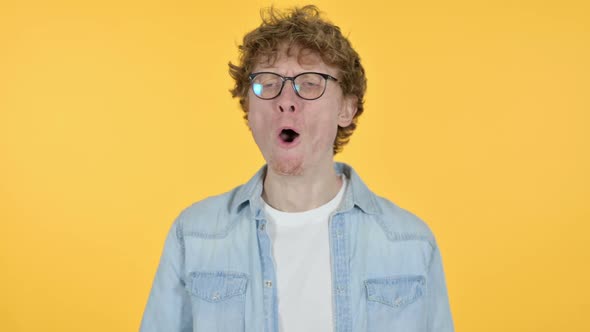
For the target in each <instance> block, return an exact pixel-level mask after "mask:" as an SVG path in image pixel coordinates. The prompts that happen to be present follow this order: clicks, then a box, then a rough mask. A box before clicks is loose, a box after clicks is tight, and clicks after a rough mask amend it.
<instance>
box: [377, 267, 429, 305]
mask: <svg viewBox="0 0 590 332" xmlns="http://www.w3.org/2000/svg"><path fill="white" fill-rule="evenodd" d="M425 284H426V279H425V278H424V277H423V276H419V275H416V276H392V277H385V278H376V279H368V280H365V286H366V287H367V300H369V301H374V302H380V303H383V304H387V305H389V306H392V307H396V308H402V307H404V306H406V305H408V304H410V303H412V302H414V301H416V300H417V299H418V298H419V297H420V296H422V293H423V292H424V287H425Z"/></svg>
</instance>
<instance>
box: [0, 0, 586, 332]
mask: <svg viewBox="0 0 590 332" xmlns="http://www.w3.org/2000/svg"><path fill="white" fill-rule="evenodd" d="M295 3H296V2H293V1H289V2H277V4H278V5H279V7H284V6H286V5H292V4H295ZM315 3H316V4H317V5H318V6H319V7H320V9H321V10H323V11H324V12H326V14H327V18H329V19H330V20H332V21H334V22H335V23H336V24H338V25H339V26H340V27H341V28H342V30H343V31H344V33H345V34H346V35H348V36H349V38H350V40H351V41H352V43H353V45H354V46H355V47H356V49H357V50H358V52H359V53H360V54H361V56H362V59H363V63H364V65H365V68H366V70H367V75H368V78H369V89H368V93H367V103H366V113H365V114H364V115H363V116H362V117H361V118H360V123H359V128H358V130H357V132H356V133H355V134H354V135H353V137H352V141H351V143H350V144H349V145H348V146H347V147H346V148H345V150H344V152H343V153H342V154H341V155H339V156H338V158H337V159H338V160H344V161H347V162H349V163H350V164H352V165H353V166H354V167H355V168H356V170H357V171H358V172H359V173H360V174H361V176H362V177H363V179H364V180H365V181H366V182H367V183H368V184H369V186H370V187H371V188H372V189H373V190H374V191H376V192H377V193H379V194H381V195H384V196H386V197H388V198H390V199H391V200H393V201H395V202H396V203H398V204H399V205H400V206H402V207H405V208H407V209H409V210H411V211H413V212H415V213H416V214H418V215H419V216H421V217H422V218H423V219H424V220H426V221H427V223H428V224H429V225H430V226H431V228H432V229H433V231H434V232H435V234H436V235H437V238H438V241H439V243H440V246H441V250H442V254H443V259H444V264H445V270H446V275H447V279H448V280H447V281H448V289H449V293H450V300H451V307H452V311H453V314H454V319H455V323H456V328H457V331H490V332H491V331H589V328H590V323H589V322H588V317H587V316H588V313H589V312H590V285H589V283H590V268H589V265H590V264H589V261H590V254H589V249H588V248H589V245H588V234H589V231H590V225H589V223H590V204H589V197H590V189H589V188H590V177H589V174H588V173H589V170H590V158H589V152H590V134H589V130H588V127H589V125H590V121H589V120H590V119H589V111H590V102H589V99H590V98H589V93H590V60H589V59H590V23H589V22H590V11H589V5H588V4H587V3H588V2H587V1H563V0H562V1H557V0H555V1H528V2H521V1H454V0H451V1H435V0H433V1H382V2H377V1H369V0H367V1H346V2H344V1H338V0H325V1H316V2H315ZM269 4H270V2H268V1H209V2H206V3H205V2H199V1H136V2H131V1H40V0H38V1H36V0H34V1H7V0H0V222H1V224H0V227H1V228H0V269H1V272H0V330H1V331H135V330H137V329H138V326H139V321H140V319H141V314H142V311H143V308H144V305H145V302H146V300H147V296H148V293H149V290H150V286H151V282H152V278H153V275H154V273H155V269H156V266H157V263H158V261H159V257H160V253H161V249H162V245H163V241H164V237H165V235H166V232H167V231H168V229H169V227H170V224H171V222H172V221H173V219H174V218H175V217H176V215H177V214H178V213H179V212H180V211H181V210H182V209H183V208H184V207H186V206H187V205H189V204H190V203H192V202H194V201H196V200H200V199H202V198H204V197H206V196H209V195H213V194H217V193H221V192H225V191H227V190H229V189H231V188H233V187H234V186H236V185H238V184H240V183H243V182H245V181H246V180H247V179H248V178H249V177H250V176H251V175H252V174H253V173H254V172H255V171H256V170H257V169H258V168H259V167H260V166H261V165H262V163H263V160H262V158H261V156H260V154H259V152H258V150H257V148H256V146H255V144H254V143H253V140H252V139H251V137H250V134H249V132H248V130H247V128H246V126H245V125H244V123H243V120H242V114H241V111H240V110H239V108H238V104H237V101H236V100H233V99H231V98H230V95H229V93H228V89H229V88H231V86H232V82H231V80H230V78H229V76H228V74H227V62H228V61H229V60H234V59H235V58H236V56H237V51H236V46H237V45H238V44H239V43H240V40H241V37H242V36H243V34H244V33H245V32H246V31H249V30H250V29H252V28H254V27H255V26H257V25H258V24H259V22H260V19H259V9H260V8H261V7H265V6H268V5H269ZM300 4H301V3H300Z"/></svg>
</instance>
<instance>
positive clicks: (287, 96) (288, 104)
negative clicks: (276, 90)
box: [277, 80, 300, 112]
mask: <svg viewBox="0 0 590 332" xmlns="http://www.w3.org/2000/svg"><path fill="white" fill-rule="evenodd" d="M293 84H295V83H294V82H293V80H288V82H285V85H284V86H283V91H281V94H280V95H279V97H278V98H277V106H278V108H279V111H280V112H295V110H298V109H299V104H298V103H299V99H300V98H299V97H298V96H297V94H295V86H294V85H293Z"/></svg>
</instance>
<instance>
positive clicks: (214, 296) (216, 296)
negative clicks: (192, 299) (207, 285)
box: [211, 293, 220, 300]
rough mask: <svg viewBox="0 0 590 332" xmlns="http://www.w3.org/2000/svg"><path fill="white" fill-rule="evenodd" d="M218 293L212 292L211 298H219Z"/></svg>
mask: <svg viewBox="0 0 590 332" xmlns="http://www.w3.org/2000/svg"><path fill="white" fill-rule="evenodd" d="M219 297H220V296H219V293H214V294H213V296H211V299H212V300H219Z"/></svg>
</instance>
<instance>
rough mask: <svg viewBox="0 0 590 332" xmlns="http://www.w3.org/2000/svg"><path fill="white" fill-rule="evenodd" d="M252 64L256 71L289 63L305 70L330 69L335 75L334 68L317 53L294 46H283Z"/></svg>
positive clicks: (261, 56)
mask: <svg viewBox="0 0 590 332" xmlns="http://www.w3.org/2000/svg"><path fill="white" fill-rule="evenodd" d="M254 63H255V66H254V68H256V69H278V67H280V66H283V65H285V64H287V63H291V64H297V65H298V66H299V67H301V68H302V69H305V70H314V69H318V70H321V69H323V70H328V69H332V70H330V71H331V72H332V74H335V68H331V67H332V66H329V65H327V64H326V63H325V62H324V61H323V59H322V57H321V55H320V54H319V53H318V52H316V51H314V50H311V49H309V48H301V47H299V46H294V45H291V46H288V45H285V44H283V45H281V46H280V47H279V48H278V50H277V51H275V52H272V53H270V54H263V55H260V56H259V57H258V58H257V59H256V61H255V62H254Z"/></svg>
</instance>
